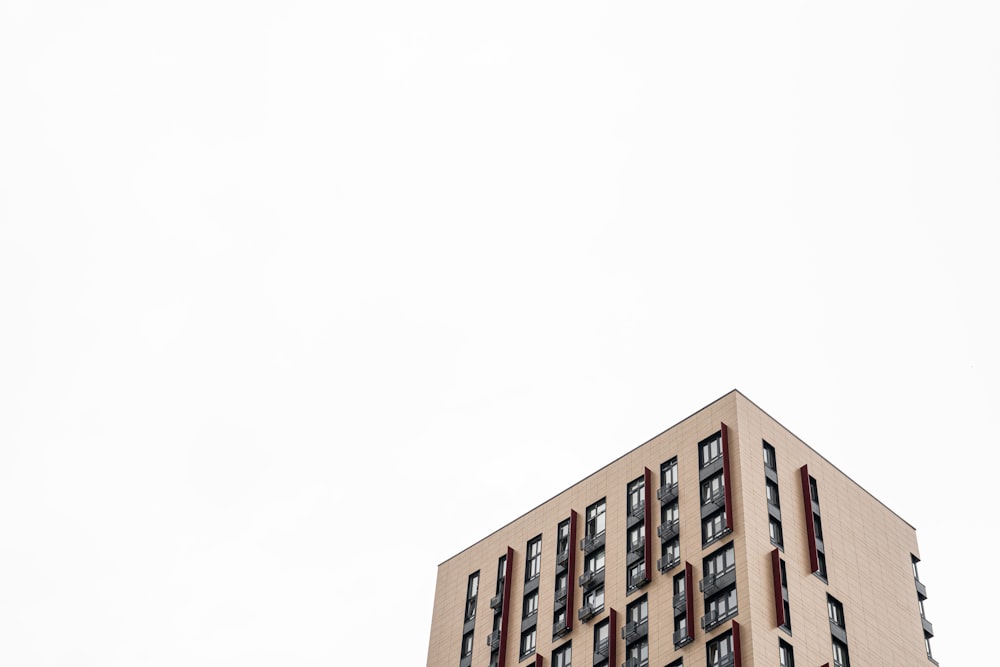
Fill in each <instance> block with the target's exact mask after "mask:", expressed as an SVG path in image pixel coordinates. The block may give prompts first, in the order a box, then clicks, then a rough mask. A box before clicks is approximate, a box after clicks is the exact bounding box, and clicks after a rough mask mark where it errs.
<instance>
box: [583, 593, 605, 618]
mask: <svg viewBox="0 0 1000 667" xmlns="http://www.w3.org/2000/svg"><path fill="white" fill-rule="evenodd" d="M583 606H585V607H590V608H591V610H592V611H593V613H595V614H596V613H598V612H600V611H601V610H602V609H604V586H598V587H597V588H595V589H593V590H590V591H587V592H586V593H584V595H583Z"/></svg>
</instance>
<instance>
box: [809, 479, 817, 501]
mask: <svg viewBox="0 0 1000 667" xmlns="http://www.w3.org/2000/svg"><path fill="white" fill-rule="evenodd" d="M809 495H810V496H811V497H812V500H813V502H814V503H818V502H819V489H818V488H817V487H816V478H815V477H810V478H809Z"/></svg>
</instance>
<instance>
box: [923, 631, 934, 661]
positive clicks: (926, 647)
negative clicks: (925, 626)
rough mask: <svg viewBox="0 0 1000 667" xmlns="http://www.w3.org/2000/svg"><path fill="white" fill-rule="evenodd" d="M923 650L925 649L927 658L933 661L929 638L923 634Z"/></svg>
mask: <svg viewBox="0 0 1000 667" xmlns="http://www.w3.org/2000/svg"><path fill="white" fill-rule="evenodd" d="M924 648H925V649H927V657H928V658H930V659H931V660H934V655H933V654H932V653H931V636H930V635H929V634H927V633H926V632H925V633H924Z"/></svg>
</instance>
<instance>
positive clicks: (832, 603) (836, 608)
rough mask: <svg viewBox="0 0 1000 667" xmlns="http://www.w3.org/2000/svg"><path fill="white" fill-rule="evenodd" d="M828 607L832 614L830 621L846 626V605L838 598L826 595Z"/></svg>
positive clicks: (839, 625)
mask: <svg viewBox="0 0 1000 667" xmlns="http://www.w3.org/2000/svg"><path fill="white" fill-rule="evenodd" d="M826 609H827V611H828V612H829V615H830V623H831V624H833V625H836V626H838V627H841V628H844V627H846V626H845V625H844V605H842V604H840V602H839V601H838V600H837V598H835V597H832V596H830V595H827V596H826Z"/></svg>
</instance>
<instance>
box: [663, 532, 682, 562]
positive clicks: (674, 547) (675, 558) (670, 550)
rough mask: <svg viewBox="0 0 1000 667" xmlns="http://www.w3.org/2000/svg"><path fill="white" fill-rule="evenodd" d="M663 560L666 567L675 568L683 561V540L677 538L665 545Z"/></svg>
mask: <svg viewBox="0 0 1000 667" xmlns="http://www.w3.org/2000/svg"><path fill="white" fill-rule="evenodd" d="M663 560H664V562H665V564H666V565H669V566H670V567H673V566H674V565H676V564H677V563H679V562H680V560H681V539H680V538H679V537H675V538H674V539H672V540H670V541H669V542H664V544H663Z"/></svg>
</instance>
